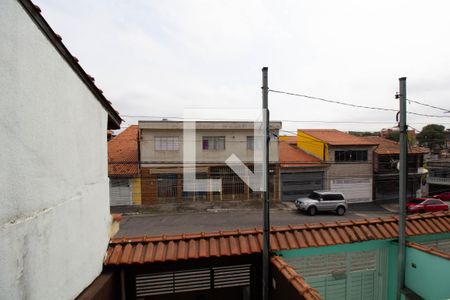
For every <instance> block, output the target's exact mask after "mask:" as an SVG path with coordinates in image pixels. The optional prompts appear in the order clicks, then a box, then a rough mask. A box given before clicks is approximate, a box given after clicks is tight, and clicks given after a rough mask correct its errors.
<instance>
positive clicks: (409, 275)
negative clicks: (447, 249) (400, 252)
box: [405, 247, 450, 299]
mask: <svg viewBox="0 0 450 300" xmlns="http://www.w3.org/2000/svg"><path fill="white" fill-rule="evenodd" d="M405 272H406V275H405V276H406V277H405V285H406V287H408V288H409V289H410V290H412V291H414V292H415V293H416V294H418V295H419V296H421V297H422V298H423V299H449V298H450V285H449V284H448V283H449V280H450V279H449V278H450V260H448V259H445V258H442V257H439V256H435V255H432V254H429V253H426V252H423V251H419V250H417V249H414V248H410V247H407V248H406V270H405Z"/></svg>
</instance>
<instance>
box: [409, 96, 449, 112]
mask: <svg viewBox="0 0 450 300" xmlns="http://www.w3.org/2000/svg"><path fill="white" fill-rule="evenodd" d="M406 100H407V101H409V102H412V103H416V104H419V105H423V106H427V107H431V108H434V109H437V110H442V111H444V112H446V113H450V109H446V108H442V107H438V106H434V105H430V104H426V103H423V102H420V101H417V100H411V99H406Z"/></svg>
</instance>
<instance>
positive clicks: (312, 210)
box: [308, 206, 317, 216]
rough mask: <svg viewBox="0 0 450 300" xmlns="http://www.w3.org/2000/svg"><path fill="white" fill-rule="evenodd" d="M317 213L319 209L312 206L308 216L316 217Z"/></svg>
mask: <svg viewBox="0 0 450 300" xmlns="http://www.w3.org/2000/svg"><path fill="white" fill-rule="evenodd" d="M316 213H317V208H316V207H315V206H311V207H310V208H308V214H309V215H310V216H314V215H315V214H316Z"/></svg>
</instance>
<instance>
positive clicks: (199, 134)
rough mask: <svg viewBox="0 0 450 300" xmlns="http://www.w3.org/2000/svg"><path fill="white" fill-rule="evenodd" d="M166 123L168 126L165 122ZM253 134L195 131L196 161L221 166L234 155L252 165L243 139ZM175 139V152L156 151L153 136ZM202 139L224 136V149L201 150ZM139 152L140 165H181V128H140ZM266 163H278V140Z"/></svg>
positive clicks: (246, 132)
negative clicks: (169, 163) (176, 145)
mask: <svg viewBox="0 0 450 300" xmlns="http://www.w3.org/2000/svg"><path fill="white" fill-rule="evenodd" d="M168 123H169V122H168ZM169 124H170V123H169ZM252 135H253V129H242V130H237V129H214V130H207V129H198V128H197V130H196V155H197V156H196V157H197V162H215V163H224V162H225V160H226V159H227V158H228V157H229V156H230V155H231V154H233V153H234V154H236V155H237V156H238V157H239V158H240V159H241V160H242V161H243V162H253V155H254V151H253V150H248V149H247V136H252ZM157 136H162V137H164V136H166V137H167V136H178V137H179V138H178V139H179V142H180V145H179V150H178V151H167V150H166V151H156V150H155V137H157ZM203 136H225V150H223V151H217V150H203V149H202V138H203ZM140 139H141V140H140V153H141V162H142V166H144V167H145V166H148V165H149V164H148V163H149V162H178V163H180V162H182V160H183V144H182V143H183V130H181V129H145V128H141V137H140ZM270 161H272V162H278V141H277V140H276V139H274V138H272V140H271V143H270Z"/></svg>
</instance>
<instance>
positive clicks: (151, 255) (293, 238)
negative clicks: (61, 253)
mask: <svg viewBox="0 0 450 300" xmlns="http://www.w3.org/2000/svg"><path fill="white" fill-rule="evenodd" d="M397 222H398V218H395V217H386V218H377V219H366V220H355V221H344V222H334V223H326V224H304V225H289V226H280V227H272V228H271V235H270V243H271V250H272V251H277V250H289V249H299V248H307V247H321V246H332V245H336V244H342V243H354V242H363V241H368V240H377V239H388V238H396V237H397V234H398V233H397V230H398V229H397V228H398V225H397ZM444 232H450V212H437V213H426V214H420V215H411V216H408V217H407V222H406V233H407V235H423V234H434V233H444ZM262 237H263V236H262V230H261V229H258V228H255V229H247V230H227V231H219V232H208V233H203V232H202V233H191V234H177V235H159V236H148V237H147V236H146V237H133V238H117V239H112V240H111V241H110V244H109V248H108V250H107V252H106V257H105V264H107V265H115V264H133V263H151V262H155V261H160V262H163V261H173V260H186V259H197V258H203V257H211V256H215V257H218V256H231V255H233V256H235V255H242V254H253V253H260V252H261V251H262Z"/></svg>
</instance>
